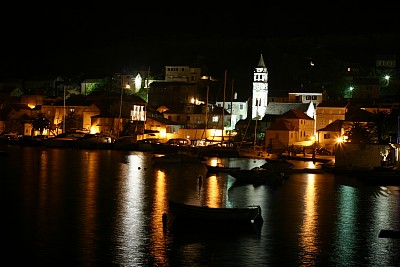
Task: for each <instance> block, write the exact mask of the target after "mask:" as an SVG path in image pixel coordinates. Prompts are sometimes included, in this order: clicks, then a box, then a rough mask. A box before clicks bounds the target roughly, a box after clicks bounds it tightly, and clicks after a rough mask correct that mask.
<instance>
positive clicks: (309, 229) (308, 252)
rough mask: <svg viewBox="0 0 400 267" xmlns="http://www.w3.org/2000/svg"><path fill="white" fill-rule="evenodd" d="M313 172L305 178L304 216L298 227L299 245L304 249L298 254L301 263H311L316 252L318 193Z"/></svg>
mask: <svg viewBox="0 0 400 267" xmlns="http://www.w3.org/2000/svg"><path fill="white" fill-rule="evenodd" d="M314 180H315V174H309V175H308V180H307V187H306V192H305V194H304V218H303V224H302V225H301V228H300V237H299V238H300V240H299V243H300V244H299V245H300V247H301V250H302V251H304V254H303V255H300V257H301V258H300V262H301V263H303V264H312V263H313V262H314V260H315V259H316V257H317V253H318V247H319V246H318V244H317V242H318V240H317V235H318V233H317V229H318V225H317V222H318V212H317V201H318V194H317V192H316V190H315V183H314V182H315V181H314Z"/></svg>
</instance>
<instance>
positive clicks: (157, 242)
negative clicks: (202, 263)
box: [151, 170, 168, 266]
mask: <svg viewBox="0 0 400 267" xmlns="http://www.w3.org/2000/svg"><path fill="white" fill-rule="evenodd" d="M167 203H168V200H167V194H166V175H165V172H163V171H161V170H157V171H155V193H154V202H153V208H152V210H153V212H152V215H151V217H152V218H151V224H152V226H151V246H152V248H151V251H153V253H154V259H155V265H156V266H165V265H166V263H167V255H166V252H167V249H166V242H165V238H166V236H165V235H166V229H165V227H164V225H163V219H162V216H163V214H164V211H166V210H167V209H168V207H167Z"/></svg>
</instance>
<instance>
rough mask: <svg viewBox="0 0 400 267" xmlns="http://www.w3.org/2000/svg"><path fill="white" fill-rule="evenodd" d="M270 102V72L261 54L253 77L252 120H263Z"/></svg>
mask: <svg viewBox="0 0 400 267" xmlns="http://www.w3.org/2000/svg"><path fill="white" fill-rule="evenodd" d="M267 102H268V71H267V68H266V67H265V63H264V59H263V56H262V54H261V56H260V60H259V61H258V65H257V67H256V68H255V69H254V77H253V99H252V109H251V112H252V113H251V118H252V119H253V120H261V119H262V118H263V117H264V115H265V113H266V110H267Z"/></svg>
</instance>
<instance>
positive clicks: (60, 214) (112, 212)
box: [0, 146, 400, 267]
mask: <svg viewBox="0 0 400 267" xmlns="http://www.w3.org/2000/svg"><path fill="white" fill-rule="evenodd" d="M2 150H6V151H7V153H6V154H5V153H4V154H3V155H2V156H1V158H0V170H1V174H0V176H1V179H0V181H1V187H0V188H1V198H2V201H1V203H2V207H3V209H2V211H3V215H2V220H3V225H4V228H3V237H5V238H3V239H2V240H3V246H2V248H1V251H2V255H3V259H2V261H3V262H4V263H6V262H7V264H6V265H7V266H28V265H29V266H190V267H195V266H241V267H243V266H399V259H400V239H392V238H380V237H378V235H379V232H380V230H381V229H393V230H398V229H400V192H399V189H400V187H398V186H371V185H364V184H362V183H360V182H358V181H357V180H354V179H352V178H348V177H342V176H335V175H334V174H331V173H314V174H310V173H294V174H290V176H289V179H287V180H285V182H284V183H283V184H282V185H279V186H274V187H271V186H267V185H259V186H253V185H251V184H249V185H235V183H234V181H235V179H234V178H233V177H231V176H230V175H229V174H227V173H220V174H214V175H208V174H207V168H206V166H205V165H204V164H198V163H187V164H184V163H179V164H178V163H169V164H167V163H166V164H160V165H154V164H152V161H151V158H152V154H151V153H150V152H137V151H115V150H84V149H71V148H62V149H58V148H46V147H23V146H7V147H3V148H2ZM212 160H213V161H214V163H216V162H217V161H218V162H220V163H222V164H224V165H225V166H231V167H241V168H246V169H249V168H253V167H257V166H260V165H262V164H264V163H265V160H262V159H244V158H209V159H208V161H212ZM295 164H300V165H304V166H301V167H310V166H311V165H315V164H314V163H313V162H298V163H295ZM316 164H318V163H316ZM168 200H175V201H179V202H185V203H188V204H195V205H207V206H210V207H239V206H246V205H260V206H261V208H262V217H263V223H262V225H261V226H260V227H255V228H254V229H252V230H248V229H247V230H246V231H245V230H243V231H242V229H219V230H216V229H212V228H210V227H209V226H204V228H203V227H201V225H200V227H194V228H189V229H175V228H174V227H173V225H172V223H171V222H170V220H171V216H170V214H169V211H168ZM163 214H167V218H168V219H167V220H168V221H167V222H165V221H163V219H162V218H163Z"/></svg>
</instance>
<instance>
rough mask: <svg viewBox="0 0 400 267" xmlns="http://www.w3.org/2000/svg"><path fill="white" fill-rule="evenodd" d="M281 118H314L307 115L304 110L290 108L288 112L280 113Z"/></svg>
mask: <svg viewBox="0 0 400 267" xmlns="http://www.w3.org/2000/svg"><path fill="white" fill-rule="evenodd" d="M281 117H282V118H283V119H303V120H314V119H313V118H310V117H309V116H307V114H305V113H304V111H302V110H299V109H291V110H289V111H288V112H286V113H284V114H282V116H281Z"/></svg>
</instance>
